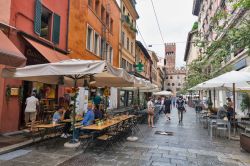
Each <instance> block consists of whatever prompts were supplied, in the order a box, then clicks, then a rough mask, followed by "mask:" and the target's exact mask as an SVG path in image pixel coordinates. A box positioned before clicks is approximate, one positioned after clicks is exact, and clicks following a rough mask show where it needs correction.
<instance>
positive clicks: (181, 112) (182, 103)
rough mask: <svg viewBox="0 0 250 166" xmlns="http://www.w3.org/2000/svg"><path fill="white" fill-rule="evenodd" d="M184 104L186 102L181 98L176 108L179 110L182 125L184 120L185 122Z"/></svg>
mask: <svg viewBox="0 0 250 166" xmlns="http://www.w3.org/2000/svg"><path fill="white" fill-rule="evenodd" d="M184 104H185V101H184V100H183V97H182V96H179V98H178V99H177V101H176V108H177V109H178V118H179V123H182V120H183V111H185V107H184Z"/></svg>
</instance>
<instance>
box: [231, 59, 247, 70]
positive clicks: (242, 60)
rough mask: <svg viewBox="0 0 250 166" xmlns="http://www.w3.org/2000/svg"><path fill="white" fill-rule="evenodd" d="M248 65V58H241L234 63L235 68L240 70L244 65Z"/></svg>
mask: <svg viewBox="0 0 250 166" xmlns="http://www.w3.org/2000/svg"><path fill="white" fill-rule="evenodd" d="M246 66H247V61H246V59H241V60H240V61H238V62H237V63H236V64H234V69H235V70H240V69H242V68H244V67H246Z"/></svg>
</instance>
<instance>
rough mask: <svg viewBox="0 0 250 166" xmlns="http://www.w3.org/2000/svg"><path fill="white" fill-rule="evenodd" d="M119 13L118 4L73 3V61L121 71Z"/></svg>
mask: <svg viewBox="0 0 250 166" xmlns="http://www.w3.org/2000/svg"><path fill="white" fill-rule="evenodd" d="M119 30H120V9H119V6H118V4H117V2H116V1H115V0H88V1H87V0H71V1H70V15H69V41H68V43H69V50H70V57H71V58H75V59H86V60H99V59H102V60H107V61H108V62H109V63H111V64H112V65H113V66H115V67H119V35H120V31H119Z"/></svg>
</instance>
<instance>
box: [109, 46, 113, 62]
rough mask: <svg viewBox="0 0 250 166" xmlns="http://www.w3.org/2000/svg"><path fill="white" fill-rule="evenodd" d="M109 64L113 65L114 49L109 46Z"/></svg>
mask: <svg viewBox="0 0 250 166" xmlns="http://www.w3.org/2000/svg"><path fill="white" fill-rule="evenodd" d="M109 62H110V64H113V48H112V47H111V46H109Z"/></svg>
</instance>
